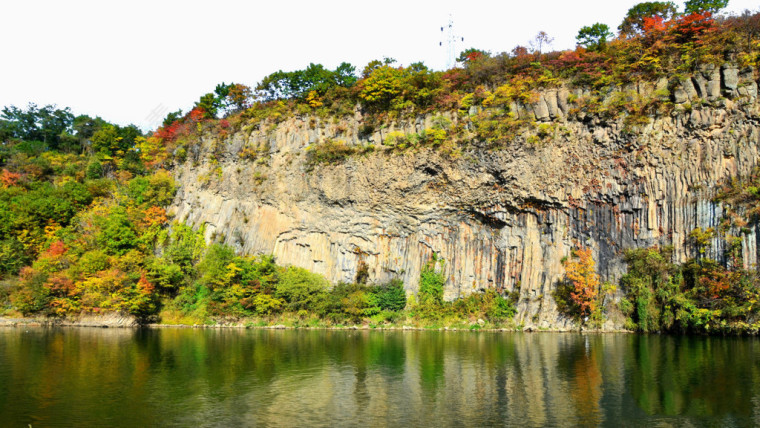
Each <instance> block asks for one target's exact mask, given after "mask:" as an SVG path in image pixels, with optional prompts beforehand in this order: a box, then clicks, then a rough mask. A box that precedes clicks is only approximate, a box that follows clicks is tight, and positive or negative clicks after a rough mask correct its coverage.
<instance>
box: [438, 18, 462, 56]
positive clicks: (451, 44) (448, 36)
mask: <svg viewBox="0 0 760 428" xmlns="http://www.w3.org/2000/svg"><path fill="white" fill-rule="evenodd" d="M441 38H442V41H440V42H438V46H441V47H443V44H444V43H445V44H446V69H447V70H448V69H451V68H452V67H454V65H456V62H455V56H456V54H457V52H456V51H457V47H456V44H457V42H460V41H461V42H464V37H460V36H457V35H455V34H454V19H453V18H452V17H451V14H449V24H448V25H447V26H445V27H441Z"/></svg>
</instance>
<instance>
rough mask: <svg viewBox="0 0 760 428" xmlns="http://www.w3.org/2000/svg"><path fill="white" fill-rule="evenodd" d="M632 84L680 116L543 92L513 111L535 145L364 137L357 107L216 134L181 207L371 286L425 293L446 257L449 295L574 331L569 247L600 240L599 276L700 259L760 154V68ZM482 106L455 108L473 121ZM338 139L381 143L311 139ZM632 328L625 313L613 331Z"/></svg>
mask: <svg viewBox="0 0 760 428" xmlns="http://www.w3.org/2000/svg"><path fill="white" fill-rule="evenodd" d="M618 92H620V93H625V94H633V95H637V96H650V97H652V96H655V97H658V96H659V97H664V98H665V99H664V101H665V102H666V103H670V104H669V105H671V106H672V108H671V109H669V110H668V113H667V114H659V115H656V116H655V117H652V118H650V120H648V121H647V122H646V123H645V124H641V125H638V126H636V127H635V129H633V130H631V129H630V127H629V126H628V125H627V124H626V122H625V120H624V119H623V118H606V119H605V118H604V117H603V116H601V115H598V114H588V113H585V112H584V110H583V109H582V108H579V104H578V103H579V102H580V101H578V100H581V99H583V97H584V96H585V95H587V94H588V92H584V91H583V90H573V89H555V90H547V91H544V92H542V93H541V94H540V95H539V96H538V97H537V100H536V102H534V103H528V104H525V105H523V104H514V105H512V106H511V111H513V112H515V114H516V116H517V117H519V118H521V119H528V120H531V121H533V122H534V123H535V124H536V125H537V126H534V127H533V131H528V134H524V135H523V137H525V136H526V135H532V136H533V138H523V137H519V136H518V137H517V138H516V139H515V141H514V142H513V143H512V144H507V145H505V146H500V147H498V148H491V147H485V145H484V144H483V143H481V142H479V141H478V140H477V139H472V140H471V141H466V142H464V143H462V144H460V149H459V150H454V151H442V150H438V149H434V148H425V147H422V148H412V149H406V150H403V151H400V150H390V149H386V148H385V147H384V146H382V142H383V141H385V140H386V139H387V138H388V136H389V135H391V134H392V133H394V132H396V133H404V134H412V133H416V132H420V131H421V130H424V129H431V128H432V127H433V126H434V122H435V120H436V117H435V115H427V116H420V117H416V118H413V119H407V120H403V119H399V120H395V121H392V122H389V123H387V124H386V126H385V127H384V128H381V129H379V130H376V131H373V132H371V133H367V130H366V127H363V126H362V125H363V121H364V117H363V115H362V112H361V111H360V110H359V109H357V111H356V112H355V114H354V116H353V117H347V118H339V119H336V118H319V117H315V116H308V115H307V116H297V117H291V118H289V119H286V120H283V121H281V122H279V123H278V124H274V123H271V122H267V121H265V122H262V123H253V122H251V123H248V124H244V126H242V127H241V129H239V130H237V131H236V132H233V133H231V134H230V135H229V136H227V137H226V138H224V139H221V138H220V137H219V136H218V135H217V134H213V133H205V134H204V135H203V137H202V139H201V143H200V144H198V145H195V146H193V147H189V148H188V156H187V159H186V160H185V161H184V162H182V163H178V164H176V165H175V166H174V174H175V176H176V178H177V180H178V182H179V183H180V190H179V192H178V194H177V196H176V199H175V202H174V206H173V207H172V211H173V213H174V214H175V215H176V217H177V219H179V220H181V221H186V222H188V223H189V224H192V225H194V226H201V225H205V231H206V236H207V239H209V240H215V241H220V242H225V243H227V244H229V245H231V246H233V247H235V248H237V249H238V250H239V251H241V252H244V253H250V254H256V253H271V254H274V255H275V256H276V259H277V261H278V263H281V264H293V265H297V266H301V267H304V268H307V269H309V270H312V271H314V272H318V273H321V274H323V275H325V276H326V277H327V278H328V279H330V280H331V281H351V280H353V279H354V278H355V275H356V271H357V268H358V267H359V265H360V264H361V263H362V262H363V263H366V265H367V266H368V268H369V273H370V279H371V280H376V281H383V280H387V279H390V278H393V277H401V278H402V279H403V280H404V282H405V284H406V287H407V289H408V290H409V292H413V291H416V289H417V281H418V278H419V273H420V269H421V268H422V266H424V264H425V263H426V262H427V261H428V260H429V259H430V258H431V255H432V254H433V253H437V254H439V255H440V256H441V257H443V259H444V260H445V265H444V270H445V273H446V275H447V277H448V282H447V284H446V288H445V298H446V299H448V300H451V299H455V298H457V297H459V296H464V295H467V294H469V293H473V292H478V291H479V290H483V289H486V288H495V289H498V290H500V291H504V292H507V291H509V292H511V291H517V292H519V296H520V298H519V302H518V305H517V307H518V314H517V322H518V323H523V324H525V325H526V326H535V327H539V328H541V327H559V328H561V327H568V326H570V325H571V324H572V321H571V320H570V319H567V318H565V317H563V316H561V315H560V314H559V313H558V312H557V308H556V303H555V301H554V298H553V296H552V292H553V290H554V289H555V287H556V284H557V282H558V281H559V280H560V279H561V278H562V276H563V274H564V269H563V267H562V263H561V261H562V259H563V258H564V257H567V256H568V255H569V254H570V251H571V249H572V248H574V247H576V246H578V245H583V246H586V247H590V248H592V249H593V251H594V258H595V260H596V261H597V269H598V271H599V273H600V275H601V276H602V279H604V280H609V281H613V282H614V281H615V280H616V279H618V278H619V277H620V275H622V274H623V273H624V272H625V264H624V263H623V262H622V258H621V256H622V251H623V250H624V249H627V248H634V247H648V246H653V245H672V246H673V247H674V249H675V252H674V257H675V258H676V261H684V260H685V259H687V258H688V257H690V256H692V255H693V254H692V251H693V249H692V248H691V247H690V246H689V245H687V244H686V240H687V239H686V238H687V235H688V234H689V232H690V231H692V230H693V229H694V228H696V227H703V228H704V227H712V226H716V225H717V224H718V223H719V221H720V220H721V216H722V207H721V205H720V204H718V203H714V202H713V196H714V194H715V188H716V186H717V185H718V184H719V183H722V182H724V181H725V180H727V179H730V178H731V177H735V176H741V175H746V174H748V173H749V172H750V171H751V170H752V168H753V167H754V166H755V165H756V163H757V159H758V155H760V153H758V152H759V150H760V105H759V104H758V102H757V75H756V73H755V71H754V70H752V69H745V70H739V69H737V68H734V67H731V66H726V67H722V68H720V67H709V68H704V69H703V70H702V71H701V72H699V73H697V74H695V75H694V76H691V77H689V78H685V79H680V80H670V81H668V80H664V79H663V80H662V81H660V82H650V83H646V82H645V83H639V84H635V85H630V86H629V87H626V88H621V89H620V90H619V91H618ZM611 96H612V95H610V97H611ZM478 110H479V109H478V108H477V107H473V108H471V109H470V111H469V112H468V113H467V112H448V113H444V114H443V116H445V117H446V118H448V120H449V121H451V122H452V123H453V125H454V126H459V127H460V128H461V129H464V130H467V129H471V128H472V123H471V117H472V116H473V115H475V114H477V113H478ZM439 116H440V115H439ZM439 120H440V119H439ZM541 124H545V125H546V126H541ZM530 132H532V133H533V134H530ZM331 140H342V141H345V142H346V144H347V145H349V146H365V147H366V146H367V145H369V144H373V145H374V150H365V151H363V154H355V155H352V156H348V157H346V158H345V159H344V160H342V161H341V162H337V163H326V164H316V165H315V164H314V163H313V162H309V155H310V152H311V151H312V150H313V148H314V147H315V145H318V144H320V143H322V142H325V141H331ZM758 233H760V231H758V230H757V228H754V227H753V228H751V230H750V232H749V233H746V234H743V235H742V237H743V241H742V249H743V251H744V260H745V263H746V264H747V265H748V266H754V265H755V264H757V262H758V251H757V242H758ZM724 245H725V243H723V242H722V241H721V240H720V239H718V238H716V239H715V240H714V242H713V245H712V246H711V247H710V254H709V255H710V256H711V257H713V258H716V259H720V258H721V257H722V254H723V248H724ZM620 324H621V320H620V319H618V318H615V317H614V316H612V317H610V318H609V319H608V322H607V324H606V327H608V328H613V327H616V326H618V327H619V326H620Z"/></svg>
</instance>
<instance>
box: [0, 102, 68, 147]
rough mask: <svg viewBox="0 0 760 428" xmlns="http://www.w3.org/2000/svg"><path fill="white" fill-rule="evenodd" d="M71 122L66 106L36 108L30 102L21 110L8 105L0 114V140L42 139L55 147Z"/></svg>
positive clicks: (49, 145)
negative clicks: (63, 107)
mask: <svg viewBox="0 0 760 428" xmlns="http://www.w3.org/2000/svg"><path fill="white" fill-rule="evenodd" d="M73 122H74V115H73V114H72V113H71V110H70V109H69V108H68V107H67V108H65V109H63V110H61V109H58V108H56V107H55V106H54V105H47V106H45V107H42V108H38V107H37V105H36V104H33V103H30V104H29V105H28V106H27V108H26V110H22V109H20V108H18V107H16V106H9V107H5V108H3V110H2V113H1V114H0V140H8V139H18V140H24V141H42V142H43V143H45V144H47V145H48V147H50V148H51V149H56V148H58V146H59V145H60V142H61V135H62V134H65V133H66V132H67V131H70V130H71V125H72V124H73Z"/></svg>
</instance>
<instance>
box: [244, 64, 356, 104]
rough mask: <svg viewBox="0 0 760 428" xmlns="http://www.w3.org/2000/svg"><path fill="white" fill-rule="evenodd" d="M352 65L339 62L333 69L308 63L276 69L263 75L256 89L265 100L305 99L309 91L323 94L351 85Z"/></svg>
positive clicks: (352, 78) (352, 83) (353, 77)
mask: <svg viewBox="0 0 760 428" xmlns="http://www.w3.org/2000/svg"><path fill="white" fill-rule="evenodd" d="M355 70H356V69H355V68H354V66H352V65H351V64H349V63H346V62H344V63H341V64H340V65H339V66H338V67H337V68H336V69H335V71H331V70H328V69H326V68H325V67H324V66H323V65H322V64H314V63H312V64H309V66H308V67H306V69H304V70H296V71H287V72H285V71H282V70H280V71H276V72H274V73H272V74H270V75H269V76H267V77H265V78H264V79H263V80H262V81H261V82H260V83H259V84H258V85H256V91H257V92H258V95H259V96H260V97H261V98H263V99H264V100H265V101H270V100H276V99H283V98H285V99H287V98H298V99H305V98H306V97H307V96H308V94H309V93H310V92H315V94H316V95H320V96H321V95H324V94H325V93H326V92H327V91H329V90H330V89H332V88H334V87H336V86H341V87H346V88H348V87H351V86H353V85H354V83H356V76H355V75H354V72H355Z"/></svg>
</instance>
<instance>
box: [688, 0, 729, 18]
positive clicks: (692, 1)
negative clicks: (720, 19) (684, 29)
mask: <svg viewBox="0 0 760 428" xmlns="http://www.w3.org/2000/svg"><path fill="white" fill-rule="evenodd" d="M726 6H728V0H688V1H687V2H686V3H684V7H685V13H686V14H687V15H688V14H692V13H701V12H710V13H713V14H715V13H718V12H719V11H720V10H721V9H723V8H725V7H726Z"/></svg>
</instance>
